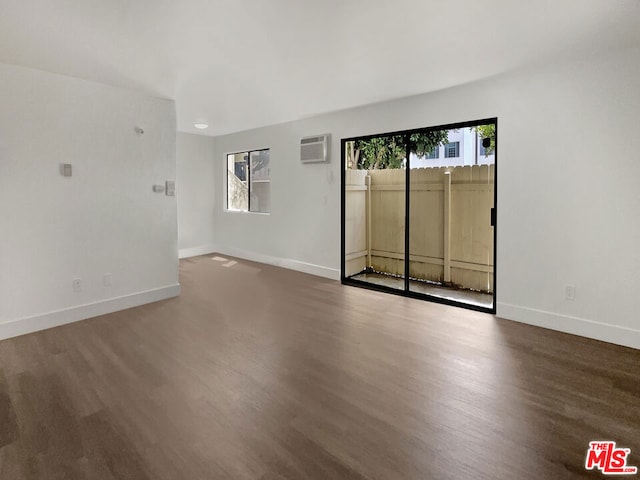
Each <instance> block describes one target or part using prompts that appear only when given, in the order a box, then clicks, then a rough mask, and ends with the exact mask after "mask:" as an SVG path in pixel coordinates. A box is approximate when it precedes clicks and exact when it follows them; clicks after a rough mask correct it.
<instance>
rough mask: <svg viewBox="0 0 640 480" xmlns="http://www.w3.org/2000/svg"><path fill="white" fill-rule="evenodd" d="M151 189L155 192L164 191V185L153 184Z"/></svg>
mask: <svg viewBox="0 0 640 480" xmlns="http://www.w3.org/2000/svg"><path fill="white" fill-rule="evenodd" d="M153 191H154V192H156V193H162V192H164V185H154V186H153Z"/></svg>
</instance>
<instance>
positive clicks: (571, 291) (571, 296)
mask: <svg viewBox="0 0 640 480" xmlns="http://www.w3.org/2000/svg"><path fill="white" fill-rule="evenodd" d="M564 298H565V300H575V299H576V287H575V286H574V285H565V286H564Z"/></svg>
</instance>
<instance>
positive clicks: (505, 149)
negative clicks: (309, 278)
mask: <svg viewBox="0 0 640 480" xmlns="http://www.w3.org/2000/svg"><path fill="white" fill-rule="evenodd" d="M639 79H640V50H638V49H633V50H627V51H622V52H615V53H612V54H611V55H609V56H607V57H605V58H592V59H588V60H585V61H575V62H573V63H564V64H561V65H555V66H551V67H545V68H538V69H536V70H528V71H521V72H518V73H515V74H510V75H505V76H502V77H497V78H493V79H489V80H485V81H482V82H476V83H473V84H469V85H465V86H461V87H457V88H453V89H449V90H444V91H440V92H436V93H432V94H427V95H421V96H417V97H411V98H406V99H402V100H398V101H393V102H388V103H383V104H377V105H372V106H368V107H364V108H358V109H353V110H348V111H344V112H339V113H335V114H330V115H323V116H319V117H315V118H309V119H305V120H301V121H297V122H292V123H287V124H283V125H276V126H271V127H267V128H261V129H257V130H251V131H247V132H243V133H238V134H233V135H226V136H222V137H218V138H216V145H215V151H216V158H215V165H216V189H215V190H216V200H217V202H216V212H215V235H216V236H215V240H216V243H217V244H218V246H219V249H220V250H221V251H222V252H225V251H226V252H228V253H235V254H238V255H241V256H245V257H248V258H255V259H259V260H260V259H262V260H267V261H271V262H273V263H278V262H279V263H281V264H284V265H286V266H290V267H292V268H300V269H307V270H308V271H312V272H314V273H319V274H323V275H326V276H329V277H334V278H336V277H337V275H338V270H339V267H340V180H339V179H340V151H339V150H340V139H341V138H345V137H351V136H357V135H364V134H373V133H382V132H389V131H396V130H402V129H408V128H418V127H423V126H433V125H440V124H447V123H455V122H460V121H467V120H474V119H481V118H487V117H493V116H496V117H498V150H499V158H498V243H497V248H498V257H497V298H498V305H497V308H498V314H499V315H500V316H503V317H507V318H511V319H515V320H519V321H523V322H528V323H532V324H537V325H542V326H547V327H551V328H555V329H558V330H562V331H568V332H572V333H577V334H581V335H585V336H590V337H594V338H599V339H603V340H607V341H611V342H615V343H620V344H624V345H631V346H634V347H637V348H640V317H639V316H638V315H637V300H636V296H637V293H636V292H637V291H638V290H639V289H640V268H639V267H638V266H639V265H640V249H638V247H637V246H638V245H640V222H638V221H637V216H638V212H639V211H640V190H639V189H638V188H637V179H638V178H640V159H639V158H638V153H637V152H638V151H640V135H638V134H637V131H636V130H637V115H638V110H639V109H640V89H639V88H638V80H639ZM325 132H331V133H332V140H333V142H332V143H333V145H332V152H331V153H332V160H331V163H330V164H329V165H301V164H300V162H299V158H298V157H299V152H298V148H299V147H298V145H299V140H300V137H303V136H306V135H312V134H319V133H325ZM263 147H269V148H271V178H272V180H271V186H272V205H271V209H272V213H271V215H269V216H264V215H252V214H238V213H232V212H224V211H223V205H224V202H223V199H224V195H225V184H224V169H225V165H224V159H225V156H224V154H225V153H227V152H234V151H239V150H245V149H254V148H263ZM567 284H571V285H575V286H576V298H575V301H567V300H565V299H564V292H565V290H564V286H565V285H567Z"/></svg>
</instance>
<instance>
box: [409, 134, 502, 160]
mask: <svg viewBox="0 0 640 480" xmlns="http://www.w3.org/2000/svg"><path fill="white" fill-rule="evenodd" d="M495 162H496V157H495V155H494V154H491V155H486V154H485V149H484V147H483V146H482V138H479V136H478V135H477V134H476V131H475V130H471V129H469V128H461V129H458V130H449V143H447V144H446V145H439V146H438V147H437V148H435V149H434V151H433V152H431V154H430V155H426V156H424V157H418V156H417V155H415V154H411V168H426V167H457V166H462V165H491V164H494V163H495Z"/></svg>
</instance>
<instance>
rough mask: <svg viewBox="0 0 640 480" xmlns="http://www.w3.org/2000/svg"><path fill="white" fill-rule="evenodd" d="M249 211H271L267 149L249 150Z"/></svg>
mask: <svg viewBox="0 0 640 480" xmlns="http://www.w3.org/2000/svg"><path fill="white" fill-rule="evenodd" d="M250 156H251V202H250V206H251V211H252V212H261V213H269V212H270V211H271V177H270V173H271V172H270V166H269V150H259V151H257V152H251V154H250Z"/></svg>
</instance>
